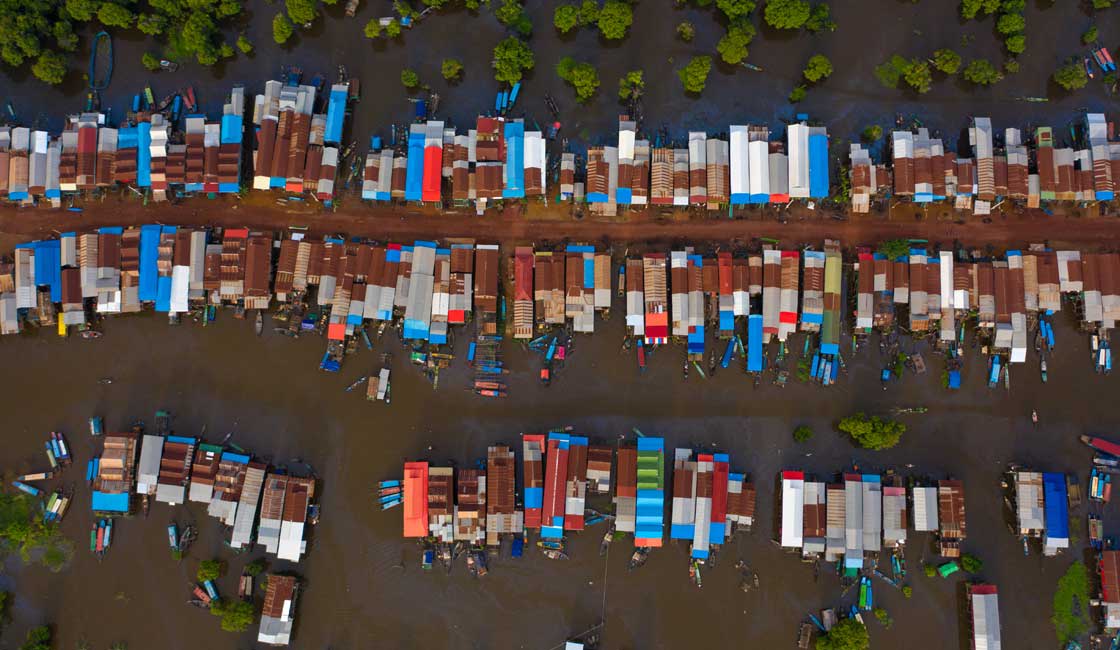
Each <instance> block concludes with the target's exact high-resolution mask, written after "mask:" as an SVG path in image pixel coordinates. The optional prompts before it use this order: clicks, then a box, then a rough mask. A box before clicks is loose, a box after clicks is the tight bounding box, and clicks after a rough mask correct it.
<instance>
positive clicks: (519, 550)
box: [509, 537, 525, 557]
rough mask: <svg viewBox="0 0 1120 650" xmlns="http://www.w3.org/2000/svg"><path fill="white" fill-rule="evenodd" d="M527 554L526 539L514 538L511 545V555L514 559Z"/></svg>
mask: <svg viewBox="0 0 1120 650" xmlns="http://www.w3.org/2000/svg"><path fill="white" fill-rule="evenodd" d="M524 552H525V539H524V538H523V537H514V538H513V544H512V545H510V548H509V554H510V555H512V556H513V557H521V556H522V555H523V554H524Z"/></svg>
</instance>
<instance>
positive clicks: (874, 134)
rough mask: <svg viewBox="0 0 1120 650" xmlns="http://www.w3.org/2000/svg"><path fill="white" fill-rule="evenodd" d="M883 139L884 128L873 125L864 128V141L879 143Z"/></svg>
mask: <svg viewBox="0 0 1120 650" xmlns="http://www.w3.org/2000/svg"><path fill="white" fill-rule="evenodd" d="M882 137H883V127H881V126H879V125H878V124H872V125H871V126H868V127H864V129H863V139H864V140H866V141H868V142H878V141H879V139H880V138H882Z"/></svg>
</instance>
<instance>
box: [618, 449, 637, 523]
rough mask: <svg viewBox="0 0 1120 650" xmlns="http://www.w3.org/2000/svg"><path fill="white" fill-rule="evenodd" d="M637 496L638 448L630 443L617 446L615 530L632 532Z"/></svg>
mask: <svg viewBox="0 0 1120 650" xmlns="http://www.w3.org/2000/svg"><path fill="white" fill-rule="evenodd" d="M637 496H638V450H637V448H636V447H634V446H631V445H624V444H619V446H618V480H617V481H616V482H615V496H614V510H615V522H614V524H615V530H617V531H619V532H624V533H632V532H634V528H635V523H636V515H637Z"/></svg>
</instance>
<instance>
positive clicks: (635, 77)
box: [618, 70, 646, 101]
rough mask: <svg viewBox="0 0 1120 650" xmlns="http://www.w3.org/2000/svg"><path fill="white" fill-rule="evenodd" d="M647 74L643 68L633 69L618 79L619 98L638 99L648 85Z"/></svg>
mask: <svg viewBox="0 0 1120 650" xmlns="http://www.w3.org/2000/svg"><path fill="white" fill-rule="evenodd" d="M644 77H645V74H644V73H643V72H642V71H641V70H631V71H630V72H627V73H626V75H625V76H623V77H622V78H621V79H619V80H618V98H619V99H620V100H622V101H626V100H628V99H630V98H631V97H633V98H635V99H637V98H638V97H639V96H640V95H641V94H642V90H643V89H645V87H646V81H645V78H644Z"/></svg>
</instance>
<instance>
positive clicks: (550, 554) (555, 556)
mask: <svg viewBox="0 0 1120 650" xmlns="http://www.w3.org/2000/svg"><path fill="white" fill-rule="evenodd" d="M544 556H545V557H547V558H548V559H550V560H566V559H568V554H567V553H565V552H564V551H557V550H556V549H551V548H550V549H545V551H544Z"/></svg>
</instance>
